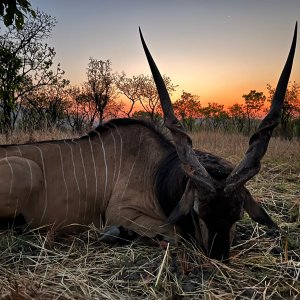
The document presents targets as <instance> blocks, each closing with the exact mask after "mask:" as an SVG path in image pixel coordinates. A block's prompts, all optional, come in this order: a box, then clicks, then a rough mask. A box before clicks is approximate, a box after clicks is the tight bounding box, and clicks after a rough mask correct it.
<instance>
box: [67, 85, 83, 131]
mask: <svg viewBox="0 0 300 300" xmlns="http://www.w3.org/2000/svg"><path fill="white" fill-rule="evenodd" d="M81 94H82V91H81V88H80V87H78V86H70V87H69V88H68V89H67V96H66V99H67V102H68V105H67V106H66V111H65V114H66V118H67V121H68V124H69V125H70V126H71V128H72V130H73V132H82V131H83V130H85V128H86V127H87V123H88V115H87V114H86V110H85V107H84V106H85V105H86V103H85V101H83V99H82V97H81Z"/></svg>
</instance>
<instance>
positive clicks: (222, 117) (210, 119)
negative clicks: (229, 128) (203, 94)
mask: <svg viewBox="0 0 300 300" xmlns="http://www.w3.org/2000/svg"><path fill="white" fill-rule="evenodd" d="M201 113H202V115H203V117H204V118H205V119H206V120H205V121H206V124H207V125H208V127H210V128H211V129H213V130H216V129H218V128H223V129H226V122H227V120H228V118H229V116H228V113H227V112H226V111H225V109H224V105H223V104H219V103H216V102H212V103H208V105H207V106H206V107H203V108H201Z"/></svg>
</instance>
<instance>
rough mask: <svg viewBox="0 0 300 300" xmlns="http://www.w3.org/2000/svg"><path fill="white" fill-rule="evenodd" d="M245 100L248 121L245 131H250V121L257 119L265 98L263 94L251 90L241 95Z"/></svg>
mask: <svg viewBox="0 0 300 300" xmlns="http://www.w3.org/2000/svg"><path fill="white" fill-rule="evenodd" d="M243 98H244V100H245V105H244V108H245V112H246V116H247V120H248V128H247V131H248V132H250V131H251V120H253V119H255V118H257V117H258V113H259V112H261V110H262V108H263V106H264V103H265V100H266V96H265V95H264V93H263V92H257V91H256V90H251V91H250V92H249V93H248V94H245V95H243Z"/></svg>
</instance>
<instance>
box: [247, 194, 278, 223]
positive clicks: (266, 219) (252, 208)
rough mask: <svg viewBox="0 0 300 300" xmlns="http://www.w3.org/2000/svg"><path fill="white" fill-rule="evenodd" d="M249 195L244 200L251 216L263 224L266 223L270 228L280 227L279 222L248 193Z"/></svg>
mask: <svg viewBox="0 0 300 300" xmlns="http://www.w3.org/2000/svg"><path fill="white" fill-rule="evenodd" d="M248 196H249V197H246V199H245V202H244V209H245V211H246V212H247V213H248V215H249V216H250V218H251V219H252V220H253V221H255V222H257V223H258V224H261V225H266V226H268V227H269V228H278V226H277V224H275V223H274V222H273V220H272V219H271V217H270V216H269V215H268V214H267V212H266V211H265V210H264V209H263V207H262V206H261V205H260V204H259V203H258V202H256V201H255V200H254V199H253V197H252V196H251V195H250V193H249V194H248Z"/></svg>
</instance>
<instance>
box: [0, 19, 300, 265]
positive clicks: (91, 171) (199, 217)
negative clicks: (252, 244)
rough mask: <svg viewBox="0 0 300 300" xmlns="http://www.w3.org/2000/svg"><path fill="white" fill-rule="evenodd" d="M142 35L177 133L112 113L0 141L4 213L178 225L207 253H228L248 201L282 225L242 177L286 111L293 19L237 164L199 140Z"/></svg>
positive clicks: (44, 221)
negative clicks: (275, 78) (67, 131)
mask: <svg viewBox="0 0 300 300" xmlns="http://www.w3.org/2000/svg"><path fill="white" fill-rule="evenodd" d="M140 37H141V40H142V45H143V48H144V51H145V54H146V57H147V60H148V63H149V65H150V69H151V71H152V75H153V78H154V81H155V83H156V87H157V90H158V94H159V97H160V101H161V106H162V109H163V113H164V120H165V126H166V127H167V128H168V130H169V131H170V133H171V136H172V140H169V139H168V138H166V136H165V135H164V134H162V133H161V132H160V131H159V130H157V129H155V128H154V126H152V125H151V124H148V123H146V122H143V121H140V120H134V119H115V120H111V121H109V122H107V123H104V124H102V125H99V126H98V127H97V128H96V129H94V130H93V131H91V132H90V133H89V134H87V135H86V136H83V137H81V138H77V139H66V140H59V141H45V142H37V143H31V144H23V145H2V146H0V219H4V218H5V219H9V218H12V219H13V218H15V217H16V216H19V215H21V216H23V217H24V219H25V221H26V223H27V224H28V226H29V227H31V228H40V227H46V228H47V227H48V226H51V228H53V229H54V230H60V231H61V232H72V231H75V230H78V229H80V228H82V226H84V225H89V224H94V225H95V226H96V227H99V228H101V226H103V225H105V229H104V231H103V234H102V236H101V240H102V241H104V242H115V241H117V240H122V239H131V238H135V237H136V236H137V235H141V236H146V237H149V238H155V237H160V238H162V239H164V238H176V235H177V234H179V235H180V236H183V237H185V238H191V239H193V240H195V241H196V242H197V244H198V245H199V246H200V247H201V248H202V249H203V250H204V251H205V253H206V254H207V255H208V256H209V257H212V258H215V259H219V260H227V259H228V258H229V254H230V245H231V242H232V240H233V238H234V234H235V226H236V222H237V221H238V220H240V219H241V218H242V216H243V212H244V211H246V212H247V213H248V214H249V216H250V217H251V218H252V219H253V220H254V221H256V222H258V223H259V224H262V225H267V226H269V227H274V228H276V227H277V226H276V224H275V223H274V222H273V221H272V219H271V217H270V216H269V215H268V214H267V212H266V211H265V210H264V209H263V208H262V207H261V205H260V204H259V203H257V202H256V201H255V200H254V198H253V197H252V196H251V194H250V192H249V191H248V190H247V188H246V187H245V183H246V182H247V181H249V180H250V179H251V178H252V177H253V176H255V175H256V174H257V173H258V172H259V170H260V162H261V159H262V158H263V156H264V154H265V152H266V151H267V147H268V143H269V140H270V138H271V134H272V132H273V130H274V128H275V127H276V126H277V125H278V123H279V120H280V113H281V109H282V106H283V102H284V97H285V92H286V89H287V85H288V81H289V76H290V73H291V69H292V64H293V57H294V53H295V47H296V37H297V24H296V27H295V31H294V37H293V41H292V45H291V49H290V52H289V55H288V58H287V61H286V64H285V66H284V69H283V71H282V74H281V76H280V79H279V82H278V85H277V88H276V92H275V94H274V97H273V100H272V104H271V108H270V110H269V112H268V114H267V115H266V117H265V118H264V119H263V120H262V121H261V123H260V125H259V127H258V130H257V131H256V132H255V133H254V134H253V135H252V136H251V138H250V141H249V148H248V150H247V151H246V153H245V156H244V158H243V159H242V161H241V162H240V163H239V164H238V165H237V166H233V165H232V164H231V163H230V162H228V161H227V160H225V159H223V158H221V157H219V156H216V155H214V154H211V153H207V152H203V151H200V150H196V149H193V145H192V140H191V138H190V137H189V136H188V134H187V133H186V132H185V130H184V128H183V126H182V125H181V123H180V122H179V121H178V119H177V118H176V117H175V114H174V112H173V107H172V103H171V100H170V97H169V95H168V92H167V89H166V86H165V84H164V82H163V79H162V77H161V75H160V72H159V70H158V68H157V66H156V64H155V62H154V60H153V58H152V56H151V54H150V52H149V50H148V48H147V45H146V43H145V41H144V38H143V36H142V33H141V31H140Z"/></svg>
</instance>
